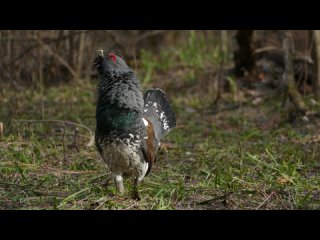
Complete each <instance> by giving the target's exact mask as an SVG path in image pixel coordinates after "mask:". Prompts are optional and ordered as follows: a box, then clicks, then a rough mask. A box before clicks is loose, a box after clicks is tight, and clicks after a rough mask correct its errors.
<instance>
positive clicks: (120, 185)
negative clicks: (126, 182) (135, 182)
mask: <svg viewBox="0 0 320 240" xmlns="http://www.w3.org/2000/svg"><path fill="white" fill-rule="evenodd" d="M114 182H115V184H116V187H117V191H118V192H119V193H120V194H123V193H124V187H123V177H122V175H116V176H115V177H114Z"/></svg>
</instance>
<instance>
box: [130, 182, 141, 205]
mask: <svg viewBox="0 0 320 240" xmlns="http://www.w3.org/2000/svg"><path fill="white" fill-rule="evenodd" d="M140 182H141V180H139V178H138V177H135V178H134V179H133V190H132V198H133V199H134V200H138V201H140V200H141V198H140V196H139V192H138V186H139V183H140Z"/></svg>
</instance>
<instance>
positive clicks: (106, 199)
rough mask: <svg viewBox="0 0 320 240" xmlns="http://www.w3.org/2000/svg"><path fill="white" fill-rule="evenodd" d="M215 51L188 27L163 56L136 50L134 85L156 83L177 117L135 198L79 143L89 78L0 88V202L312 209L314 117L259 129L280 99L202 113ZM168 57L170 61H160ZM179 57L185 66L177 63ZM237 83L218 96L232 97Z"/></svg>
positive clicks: (316, 187)
mask: <svg viewBox="0 0 320 240" xmlns="http://www.w3.org/2000/svg"><path fill="white" fill-rule="evenodd" d="M186 49H188V50H186ZM211 50H212V49H211ZM181 52H183V53H181ZM199 52H200V53H201V52H202V53H203V52H208V53H209V52H210V53H212V52H213V53H214V54H211V55H210V54H206V55H201V54H199ZM215 54H216V53H215V51H208V49H206V47H205V44H204V42H203V40H201V39H200V40H199V41H198V39H195V35H194V34H193V33H192V32H191V33H190V36H189V38H188V41H186V43H185V45H182V46H181V47H180V48H177V49H176V50H175V51H173V52H172V54H169V52H168V51H164V52H162V53H161V54H160V55H159V56H156V55H153V54H151V53H148V52H144V53H143V54H142V59H141V62H140V66H143V68H144V71H140V70H139V71H138V73H140V74H141V79H142V80H143V81H142V82H143V86H144V88H146V87H149V86H150V85H152V86H156V87H161V88H163V89H165V91H166V92H167V94H168V96H169V98H170V100H171V102H172V105H173V108H174V110H175V112H176V113H177V123H178V124H177V128H176V129H174V130H173V131H172V132H171V133H170V134H169V135H168V136H167V137H166V139H165V140H164V142H163V143H164V144H165V146H164V147H163V148H162V149H161V151H160V153H159V154H160V156H159V158H158V161H157V162H156V163H155V165H154V167H153V169H152V172H151V174H150V175H149V176H147V177H146V178H145V179H144V180H143V182H142V184H141V186H140V188H139V191H140V196H141V201H135V200H133V199H131V198H130V194H129V190H130V189H132V185H131V181H130V180H126V181H125V188H126V190H127V191H126V193H125V195H124V196H118V195H117V194H116V191H115V186H114V184H113V180H112V179H111V177H110V173H109V172H108V171H107V170H106V169H105V167H104V165H103V164H102V163H101V161H100V156H99V154H98V152H97V150H96V148H95V146H94V145H91V146H87V145H88V143H89V142H90V140H91V135H90V132H89V131H88V129H87V128H89V129H91V131H93V132H94V129H95V102H96V84H97V81H96V80H91V81H89V80H87V81H85V80H83V81H81V82H80V81H79V82H78V83H72V84H70V85H64V86H60V87H50V88H46V89H45V92H44V94H43V95H41V94H40V92H39V91H37V90H36V89H32V88H26V89H18V90H13V89H6V88H1V89H0V99H1V108H0V121H1V122H3V123H4V136H3V137H2V139H1V140H0V209H61V210H62V209H320V174H319V170H320V163H319V159H320V148H319V147H318V145H319V141H320V137H319V136H320V130H319V129H320V128H319V126H320V121H319V119H317V118H315V119H313V120H312V121H309V122H307V123H305V122H298V123H295V124H289V123H286V122H285V121H281V122H280V123H279V124H277V125H274V126H273V127H271V128H268V129H267V130H264V129H263V126H264V125H265V124H267V123H268V121H269V120H270V118H271V116H273V115H274V114H280V115H281V113H282V111H283V109H282V108H280V106H281V101H280V98H272V99H269V100H265V101H264V102H263V103H261V104H260V105H257V106H254V105H250V104H248V105H245V106H242V107H239V108H237V109H234V110H230V111H222V112H218V113H215V114H212V113H210V109H208V106H210V104H208V102H207V99H210V96H209V94H210V92H209V91H208V88H206V87H201V86H200V87H199V84H203V83H202V82H201V83H199V81H201V79H204V77H203V74H204V73H201V71H199V69H200V65H201V64H208V63H209V62H210V61H211V62H214V61H216V62H215V63H217V62H219V61H218V60H217V59H218V58H219V56H216V55H215ZM169 56H171V57H172V59H171V60H170V61H172V62H173V63H175V64H173V65H171V64H170V65H169V64H167V65H166V64H165V61H164V59H166V58H168V57H169ZM157 61H159V62H160V63H161V64H160V65H157V64H155V63H156V62H157ZM183 64H187V65H191V70H187V71H184V70H183V71H180V70H178V69H179V65H183ZM190 71H191V73H192V71H193V73H194V75H192V74H191V75H190ZM230 79H231V78H229V81H233V79H231V80H230ZM202 86H203V85H202ZM205 86H206V85H205ZM237 91H240V90H239V89H236V88H235V89H234V91H231V92H230V93H229V94H227V93H226V94H225V95H224V96H223V97H222V99H221V101H220V102H219V104H220V105H221V106H223V105H224V104H230V103H233V102H235V101H236V99H235V98H234V95H235V94H236V92H237ZM309 98H310V97H308V96H307V97H306V99H307V100H308V99H309ZM308 101H309V100H308ZM308 101H307V102H308ZM42 102H43V104H42ZM309 102H310V101H309ZM41 106H43V108H41ZM313 108H319V104H318V105H315V104H314V103H313ZM314 110H317V109H314ZM318 110H319V109H318ZM29 120H42V121H35V122H30V121H29ZM47 120H50V121H47ZM52 120H62V122H55V121H52ZM63 121H69V122H74V123H77V124H78V125H72V124H65V123H64V122H63Z"/></svg>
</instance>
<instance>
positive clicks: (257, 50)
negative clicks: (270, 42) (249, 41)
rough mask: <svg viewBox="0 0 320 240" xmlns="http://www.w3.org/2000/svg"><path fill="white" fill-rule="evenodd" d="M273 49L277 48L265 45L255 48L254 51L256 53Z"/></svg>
mask: <svg viewBox="0 0 320 240" xmlns="http://www.w3.org/2000/svg"><path fill="white" fill-rule="evenodd" d="M275 49H278V48H277V47H275V46H266V47H262V48H257V49H255V50H254V53H255V54H257V53H261V52H266V51H270V50H275Z"/></svg>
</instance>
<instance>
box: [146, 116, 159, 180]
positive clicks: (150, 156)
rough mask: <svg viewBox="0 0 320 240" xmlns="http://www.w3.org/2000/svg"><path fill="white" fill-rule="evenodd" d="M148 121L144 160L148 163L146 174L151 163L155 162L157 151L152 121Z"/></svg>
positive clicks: (149, 169)
mask: <svg viewBox="0 0 320 240" xmlns="http://www.w3.org/2000/svg"><path fill="white" fill-rule="evenodd" d="M146 120H147V121H148V126H147V137H148V138H147V140H146V145H147V149H146V160H147V162H148V163H149V167H148V170H147V173H146V175H148V174H149V173H150V171H151V168H152V165H153V164H154V162H155V159H156V153H157V141H156V136H155V134H154V129H153V125H152V123H151V122H150V121H149V120H148V119H146Z"/></svg>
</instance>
